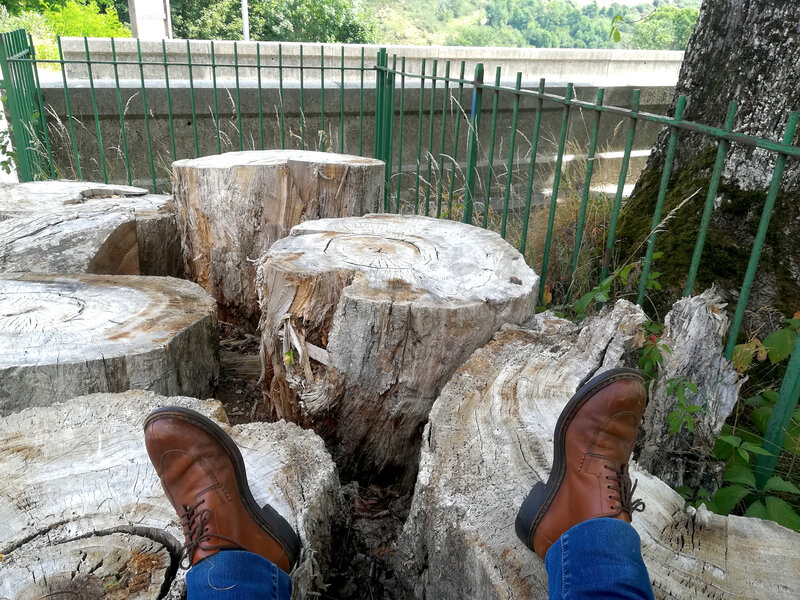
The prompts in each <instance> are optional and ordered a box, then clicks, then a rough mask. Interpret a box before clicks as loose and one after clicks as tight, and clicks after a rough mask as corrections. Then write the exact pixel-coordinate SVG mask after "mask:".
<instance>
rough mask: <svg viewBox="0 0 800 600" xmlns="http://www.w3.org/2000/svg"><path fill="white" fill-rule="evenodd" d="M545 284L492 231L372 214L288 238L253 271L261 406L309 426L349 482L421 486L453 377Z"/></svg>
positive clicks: (319, 224) (318, 224)
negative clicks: (427, 443)
mask: <svg viewBox="0 0 800 600" xmlns="http://www.w3.org/2000/svg"><path fill="white" fill-rule="evenodd" d="M538 280H539V278H538V277H537V276H536V274H535V273H534V272H533V271H532V270H531V269H530V268H529V267H528V266H527V265H526V264H525V261H524V259H523V258H522V256H521V255H520V254H519V253H518V252H517V251H516V250H515V249H514V248H512V247H511V246H510V245H509V244H507V243H506V242H505V241H503V240H502V239H501V238H500V236H498V235H497V234H495V233H492V232H489V231H485V230H482V229H478V228H475V227H471V226H469V225H464V224H462V223H456V222H453V221H446V220H437V219H430V218H427V217H400V216H395V215H391V216H390V215H371V216H368V217H364V218H348V219H325V220H320V221H309V222H306V223H303V224H301V225H298V226H297V227H295V228H294V229H292V233H291V235H290V236H289V237H287V238H284V239H283V240H281V241H279V242H277V243H276V244H275V245H274V246H273V247H272V248H271V249H270V251H269V252H268V253H267V254H266V255H265V256H264V259H263V260H262V262H261V264H260V266H259V270H258V285H259V294H260V298H261V306H262V317H261V332H262V342H261V344H262V345H261V355H262V360H263V365H264V377H263V389H264V397H265V399H266V401H267V402H268V403H269V404H270V405H271V406H272V408H273V410H274V412H275V414H276V416H277V417H279V418H285V419H289V420H292V421H295V422H297V423H300V424H301V425H303V426H304V427H313V428H314V429H315V430H317V432H318V433H320V434H321V435H322V436H323V437H325V438H326V441H328V442H329V444H330V446H331V447H332V452H333V455H334V459H335V460H336V462H337V464H338V465H339V468H340V470H341V472H342V474H343V476H344V477H345V478H351V477H361V478H365V479H375V480H381V479H385V480H394V479H395V478H399V479H401V480H403V481H404V482H405V483H407V484H408V485H409V486H410V485H413V477H414V474H415V473H416V466H417V465H416V460H415V458H416V456H417V452H418V448H419V439H420V433H421V431H422V427H423V425H424V423H425V421H426V420H427V415H428V411H429V410H430V407H431V404H432V403H433V401H434V399H435V398H436V396H437V395H438V393H439V391H440V390H441V388H442V386H443V385H444V384H445V382H446V381H447V379H448V378H449V377H450V375H451V374H452V373H453V371H455V369H456V368H457V367H458V366H459V365H460V364H461V363H462V362H463V361H464V360H466V359H467V357H468V356H469V354H470V353H471V352H472V351H473V350H475V349H476V348H478V347H480V346H482V345H483V344H485V343H486V342H487V341H488V340H489V338H490V337H491V336H492V334H493V333H494V332H495V331H496V330H497V329H498V328H499V327H500V326H501V325H503V324H504V323H523V322H525V321H527V320H528V319H530V318H531V316H532V315H533V312H534V305H535V300H536V292H537V289H538Z"/></svg>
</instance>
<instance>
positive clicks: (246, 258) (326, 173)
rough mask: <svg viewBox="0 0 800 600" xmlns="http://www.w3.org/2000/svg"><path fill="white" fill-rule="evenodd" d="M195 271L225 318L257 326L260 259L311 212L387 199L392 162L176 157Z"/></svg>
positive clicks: (331, 212)
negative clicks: (388, 164)
mask: <svg viewBox="0 0 800 600" xmlns="http://www.w3.org/2000/svg"><path fill="white" fill-rule="evenodd" d="M172 169H173V175H174V185H173V191H174V194H175V202H176V207H177V218H178V227H179V230H180V231H181V235H182V241H183V244H184V248H183V250H184V257H185V262H186V270H187V274H188V276H189V277H190V278H191V279H192V280H193V281H196V282H197V283H199V284H200V285H201V286H203V288H204V289H205V290H206V291H207V292H208V293H209V294H211V295H212V296H214V298H216V299H217V301H218V302H219V307H220V317H221V318H222V319H223V320H224V321H228V322H231V323H234V324H236V325H240V326H244V327H249V328H251V329H252V330H255V328H256V326H257V324H258V319H259V309H258V294H257V292H256V288H255V276H256V265H255V263H256V261H258V259H259V258H261V255H262V254H263V253H264V252H265V251H266V250H267V249H268V248H269V247H270V246H271V245H272V244H273V243H274V242H275V241H276V240H278V239H280V238H282V237H284V236H286V235H287V234H288V233H289V230H290V229H291V228H292V227H293V226H294V225H297V224H298V223H300V222H301V221H305V220H308V219H320V218H324V217H346V216H353V215H355V216H360V215H364V214H367V213H370V212H375V211H377V210H378V208H379V206H380V204H379V203H380V202H382V201H383V179H384V164H383V163H382V162H381V161H379V160H375V159H370V158H361V157H357V156H348V155H341V154H330V153H325V152H308V151H300V150H269V151H261V152H229V153H227V154H222V155H219V156H207V157H204V158H196V159H187V160H179V161H176V162H175V163H173V165H172Z"/></svg>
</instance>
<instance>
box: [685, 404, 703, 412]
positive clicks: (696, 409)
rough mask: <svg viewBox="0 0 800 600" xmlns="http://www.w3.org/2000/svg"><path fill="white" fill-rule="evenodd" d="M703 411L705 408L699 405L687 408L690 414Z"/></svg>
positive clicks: (691, 405)
mask: <svg viewBox="0 0 800 600" xmlns="http://www.w3.org/2000/svg"><path fill="white" fill-rule="evenodd" d="M701 410H703V407H702V406H700V405H699V404H690V405H689V406H687V407H686V412H688V413H690V414H694V413H696V412H700V411H701Z"/></svg>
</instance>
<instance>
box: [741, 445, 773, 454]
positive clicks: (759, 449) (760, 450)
mask: <svg viewBox="0 0 800 600" xmlns="http://www.w3.org/2000/svg"><path fill="white" fill-rule="evenodd" d="M742 448H744V449H745V450H749V451H750V452H752V453H753V454H759V455H760V456H772V452H770V451H769V450H765V449H764V448H762V447H761V446H759V445H758V444H754V443H753V442H744V443H743V444H742Z"/></svg>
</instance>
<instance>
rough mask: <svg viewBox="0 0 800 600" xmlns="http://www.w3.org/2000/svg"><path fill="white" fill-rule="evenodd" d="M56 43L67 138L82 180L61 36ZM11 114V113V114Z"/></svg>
mask: <svg viewBox="0 0 800 600" xmlns="http://www.w3.org/2000/svg"><path fill="white" fill-rule="evenodd" d="M56 42H57V44H58V62H59V64H60V65H61V79H62V81H63V82H64V105H65V106H66V109H67V121H68V122H69V137H70V140H71V141H72V153H73V155H74V156H75V170H76V172H77V174H78V179H83V173H82V172H81V157H80V156H79V155H78V138H77V136H76V135H75V125H74V124H73V122H72V121H73V116H72V104H71V103H70V100H69V86H68V85H67V69H66V66H65V64H64V51H63V49H62V47H61V36H58V37H57V38H56ZM5 77H6V75H5V73H4V74H3V78H4V79H5ZM12 114H13V113H12Z"/></svg>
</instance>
